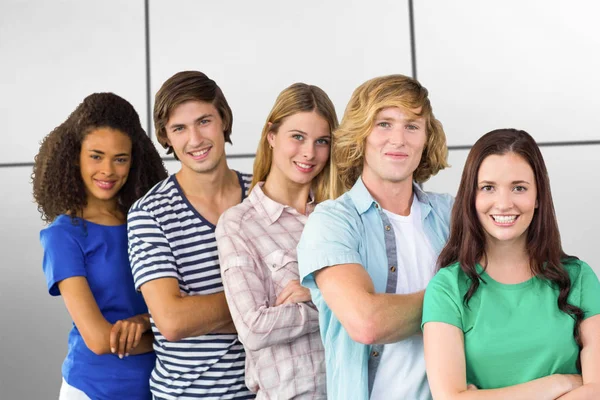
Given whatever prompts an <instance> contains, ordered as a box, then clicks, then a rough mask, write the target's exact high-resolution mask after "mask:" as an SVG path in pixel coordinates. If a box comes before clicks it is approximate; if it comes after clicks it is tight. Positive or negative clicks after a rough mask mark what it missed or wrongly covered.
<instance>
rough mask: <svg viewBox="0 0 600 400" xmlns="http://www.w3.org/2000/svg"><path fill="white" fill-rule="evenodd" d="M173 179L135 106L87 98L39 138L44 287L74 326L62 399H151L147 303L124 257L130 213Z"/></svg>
mask: <svg viewBox="0 0 600 400" xmlns="http://www.w3.org/2000/svg"><path fill="white" fill-rule="evenodd" d="M166 176H167V172H166V171H165V168H164V165H163V163H162V160H161V159H160V156H159V155H158V153H157V151H156V149H155V147H154V145H153V144H152V141H151V140H150V139H149V138H148V136H147V135H146V134H145V132H144V130H143V129H142V127H141V125H140V119H139V116H138V114H137V112H136V111H135V109H134V108H133V106H132V105H131V104H130V103H129V102H127V101H126V100H124V99H122V98H121V97H119V96H117V95H115V94H112V93H95V94H92V95H90V96H88V97H86V98H85V99H84V100H83V102H82V103H81V104H80V105H79V106H78V107H77V108H76V109H75V111H74V112H73V113H72V114H71V115H70V116H69V117H68V118H67V120H66V121H65V122H63V123H62V124H61V125H59V126H58V127H57V128H56V129H54V130H53V131H52V132H51V133H50V134H49V135H48V136H46V137H45V139H44V140H43V141H42V144H41V146H40V150H39V153H38V154H37V156H36V158H35V164H34V167H33V175H32V180H33V195H34V198H35V201H36V202H37V204H38V210H39V211H40V213H41V214H42V219H43V220H44V221H46V222H48V223H50V225H49V226H48V227H47V228H45V229H43V230H42V231H41V233H40V240H41V242H42V246H43V248H44V259H43V269H44V273H45V275H46V280H47V283H48V289H49V292H50V294H51V295H53V296H58V295H60V296H62V297H63V299H64V301H65V305H66V307H67V310H68V311H69V314H70V315H71V317H72V318H73V322H74V326H73V329H72V330H71V332H70V334H69V342H68V353H67V357H66V359H65V361H64V363H63V366H62V375H63V384H62V387H61V393H60V399H65V400H70V399H125V398H126V399H149V398H150V389H149V384H148V380H149V376H150V372H151V371H152V368H153V367H154V361H155V358H154V353H153V352H152V341H153V336H152V334H151V332H150V321H149V317H148V310H147V308H146V305H145V303H144V300H143V298H142V295H141V294H140V293H137V292H136V291H135V289H134V285H133V278H132V275H131V269H130V267H129V260H128V256H127V227H126V223H125V222H126V217H127V210H128V209H129V207H130V206H131V204H132V203H133V202H134V201H135V200H137V199H138V198H139V197H141V196H142V195H144V194H145V193H146V191H147V190H148V189H150V188H151V187H152V186H153V185H154V184H155V183H157V182H158V181H160V180H161V179H164V178H165V177H166Z"/></svg>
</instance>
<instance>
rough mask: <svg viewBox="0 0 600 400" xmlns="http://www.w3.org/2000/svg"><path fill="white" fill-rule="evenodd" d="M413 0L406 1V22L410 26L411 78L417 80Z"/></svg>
mask: <svg viewBox="0 0 600 400" xmlns="http://www.w3.org/2000/svg"><path fill="white" fill-rule="evenodd" d="M414 14H415V12H414V7H413V0H408V22H409V26H410V57H411V66H412V77H413V79H417V46H416V41H415V18H414Z"/></svg>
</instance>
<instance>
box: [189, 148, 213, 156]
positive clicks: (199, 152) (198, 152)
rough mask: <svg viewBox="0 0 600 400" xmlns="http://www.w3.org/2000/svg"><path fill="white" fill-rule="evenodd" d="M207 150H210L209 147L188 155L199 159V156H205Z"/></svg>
mask: <svg viewBox="0 0 600 400" xmlns="http://www.w3.org/2000/svg"><path fill="white" fill-rule="evenodd" d="M209 150H210V147H207V148H205V149H202V150H195V151H190V154H191V155H192V157H201V156H203V155H205V154H206V153H208V151H209Z"/></svg>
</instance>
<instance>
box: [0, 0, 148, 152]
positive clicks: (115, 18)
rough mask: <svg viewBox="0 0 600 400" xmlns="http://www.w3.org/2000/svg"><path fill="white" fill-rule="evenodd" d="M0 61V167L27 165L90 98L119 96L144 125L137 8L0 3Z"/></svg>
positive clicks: (89, 1) (137, 4)
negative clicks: (99, 94) (0, 131)
mask: <svg viewBox="0 0 600 400" xmlns="http://www.w3.org/2000/svg"><path fill="white" fill-rule="evenodd" d="M0 58H1V60H2V61H1V62H0V120H2V122H3V132H4V137H5V143H8V139H6V137H8V136H9V135H10V136H11V137H13V139H12V140H10V142H11V145H10V146H6V145H5V146H1V147H0V162H2V163H12V162H31V161H32V160H33V157H34V155H35V154H36V153H37V151H38V149H39V141H40V140H41V139H42V138H43V137H44V136H45V135H46V134H47V133H49V132H50V131H51V130H52V129H54V127H56V126H57V125H58V124H60V123H61V122H63V121H64V120H65V119H66V118H67V117H68V116H69V114H70V113H71V112H72V111H73V110H74V109H75V107H76V106H77V105H78V104H79V103H80V102H81V101H82V100H83V98H84V97H85V96H87V95H88V94H90V93H93V92H115V93H116V94H118V95H120V96H122V97H124V98H125V99H127V100H128V101H130V102H131V103H132V104H133V106H134V107H135V108H136V110H137V111H138V113H139V114H140V117H141V120H142V126H144V127H145V126H146V67H145V65H146V63H145V36H144V2H143V1H120V0H104V1H93V0H63V1H45V0H24V1H23V0H22V1H18V0H3V1H2V2H0ZM15 138H18V140H15Z"/></svg>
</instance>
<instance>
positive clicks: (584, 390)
mask: <svg viewBox="0 0 600 400" xmlns="http://www.w3.org/2000/svg"><path fill="white" fill-rule="evenodd" d="M598 398H600V384H598V383H587V384H585V385H583V386H580V387H578V388H577V389H575V390H572V391H570V392H568V393H566V394H564V395H562V396H560V397H559V399H560V400H593V399H598Z"/></svg>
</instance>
